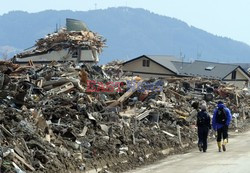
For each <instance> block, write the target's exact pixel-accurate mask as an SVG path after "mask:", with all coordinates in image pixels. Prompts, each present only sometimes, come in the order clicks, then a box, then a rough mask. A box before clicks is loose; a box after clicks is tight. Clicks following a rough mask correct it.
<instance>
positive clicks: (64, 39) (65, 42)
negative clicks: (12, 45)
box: [18, 28, 106, 58]
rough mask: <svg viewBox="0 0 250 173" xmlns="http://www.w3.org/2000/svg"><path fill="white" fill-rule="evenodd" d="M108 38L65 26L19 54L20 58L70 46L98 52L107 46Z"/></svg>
mask: <svg viewBox="0 0 250 173" xmlns="http://www.w3.org/2000/svg"><path fill="white" fill-rule="evenodd" d="M105 42H106V40H105V39H104V38H103V37H102V36H100V35H98V34H97V33H94V32H92V31H71V32H68V31H67V30H66V29H65V28H63V29H61V30H60V31H58V32H56V33H53V34H48V35H47V36H46V37H45V38H41V39H39V40H38V41H37V43H36V44H35V47H34V49H32V50H31V51H26V52H23V53H20V54H18V58H22V57H25V56H26V55H29V56H30V55H33V54H39V53H46V52H50V51H52V50H56V51H58V50H62V49H66V48H70V49H72V50H74V49H76V48H80V47H81V48H82V49H83V48H86V49H88V50H96V51H97V52H98V53H101V52H102V49H103V47H105Z"/></svg>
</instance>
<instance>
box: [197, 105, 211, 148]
mask: <svg viewBox="0 0 250 173" xmlns="http://www.w3.org/2000/svg"><path fill="white" fill-rule="evenodd" d="M206 110H207V107H206V105H205V104H202V105H201V111H200V112H198V114H197V127H198V138H199V140H198V147H199V150H200V151H202V150H203V152H206V151H207V136H208V132H209V129H211V124H210V122H211V118H210V116H209V114H208V113H207V111H206Z"/></svg>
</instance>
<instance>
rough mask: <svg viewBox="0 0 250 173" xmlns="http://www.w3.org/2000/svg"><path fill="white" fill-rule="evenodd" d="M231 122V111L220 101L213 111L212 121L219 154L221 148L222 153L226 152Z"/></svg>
mask: <svg viewBox="0 0 250 173" xmlns="http://www.w3.org/2000/svg"><path fill="white" fill-rule="evenodd" d="M231 120H232V115H231V111H230V110H229V109H228V108H227V107H226V106H225V105H224V104H223V102H222V101H219V102H218V106H217V108H216V109H215V110H214V115H213V120H212V125H213V129H214V130H215V131H217V145H218V149H219V152H221V148H222V149H223V151H226V144H227V143H228V126H229V124H230V122H231ZM222 139H223V141H222Z"/></svg>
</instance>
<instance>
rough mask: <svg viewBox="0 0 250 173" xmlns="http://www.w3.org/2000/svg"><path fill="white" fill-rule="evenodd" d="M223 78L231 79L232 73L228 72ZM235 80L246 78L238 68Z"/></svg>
mask: <svg viewBox="0 0 250 173" xmlns="http://www.w3.org/2000/svg"><path fill="white" fill-rule="evenodd" d="M225 79H226V80H232V73H230V74H229V75H228V76H227V77H226V78H225ZM236 80H248V79H247V77H246V76H245V75H243V72H242V71H241V70H240V69H239V68H238V69H237V70H236Z"/></svg>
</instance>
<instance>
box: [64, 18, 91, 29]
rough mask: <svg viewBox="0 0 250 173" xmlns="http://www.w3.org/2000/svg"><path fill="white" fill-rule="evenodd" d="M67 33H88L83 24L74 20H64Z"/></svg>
mask: <svg viewBox="0 0 250 173" xmlns="http://www.w3.org/2000/svg"><path fill="white" fill-rule="evenodd" d="M66 27H67V31H88V27H87V26H86V24H85V23H83V22H82V21H80V20H76V19H69V18H67V19H66Z"/></svg>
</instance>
